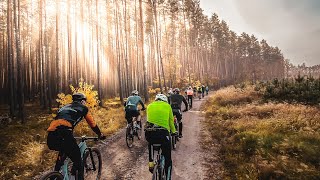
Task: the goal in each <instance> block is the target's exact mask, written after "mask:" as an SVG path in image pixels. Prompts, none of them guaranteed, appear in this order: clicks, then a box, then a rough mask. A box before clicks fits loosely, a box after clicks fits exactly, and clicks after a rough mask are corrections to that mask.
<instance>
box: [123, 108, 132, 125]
mask: <svg viewBox="0 0 320 180" xmlns="http://www.w3.org/2000/svg"><path fill="white" fill-rule="evenodd" d="M125 118H126V120H127V123H128V124H130V123H131V122H132V113H131V111H129V110H126V116H125Z"/></svg>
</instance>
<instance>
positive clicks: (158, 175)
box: [151, 144, 172, 180]
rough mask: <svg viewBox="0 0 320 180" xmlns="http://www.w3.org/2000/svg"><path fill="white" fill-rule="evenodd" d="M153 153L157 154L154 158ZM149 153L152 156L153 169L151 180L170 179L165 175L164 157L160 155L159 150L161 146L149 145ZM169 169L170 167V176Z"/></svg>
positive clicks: (160, 151)
mask: <svg viewBox="0 0 320 180" xmlns="http://www.w3.org/2000/svg"><path fill="white" fill-rule="evenodd" d="M154 151H156V152H157V154H156V157H157V158H154V157H155V154H154ZM151 152H152V156H153V160H154V164H155V165H154V169H153V173H152V180H169V179H171V177H170V176H168V177H167V176H166V173H165V168H164V165H165V159H164V156H163V155H162V150H161V144H152V145H151ZM171 169H172V167H169V171H168V174H171Z"/></svg>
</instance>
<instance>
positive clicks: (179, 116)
mask: <svg viewBox="0 0 320 180" xmlns="http://www.w3.org/2000/svg"><path fill="white" fill-rule="evenodd" d="M177 120H178V122H179V137H180V138H182V114H181V113H179V114H178V115H177Z"/></svg>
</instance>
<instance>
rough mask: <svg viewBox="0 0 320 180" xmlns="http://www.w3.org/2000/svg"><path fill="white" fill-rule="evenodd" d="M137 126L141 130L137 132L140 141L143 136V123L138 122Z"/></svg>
mask: <svg viewBox="0 0 320 180" xmlns="http://www.w3.org/2000/svg"><path fill="white" fill-rule="evenodd" d="M137 124H138V125H139V127H140V128H137V129H136V131H137V137H138V139H139V140H140V139H141V134H142V122H141V121H139V122H137Z"/></svg>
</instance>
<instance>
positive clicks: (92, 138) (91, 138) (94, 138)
mask: <svg viewBox="0 0 320 180" xmlns="http://www.w3.org/2000/svg"><path fill="white" fill-rule="evenodd" d="M74 138H75V139H77V140H81V141H82V142H83V141H86V140H94V141H98V140H99V138H98V137H87V136H81V137H74Z"/></svg>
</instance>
